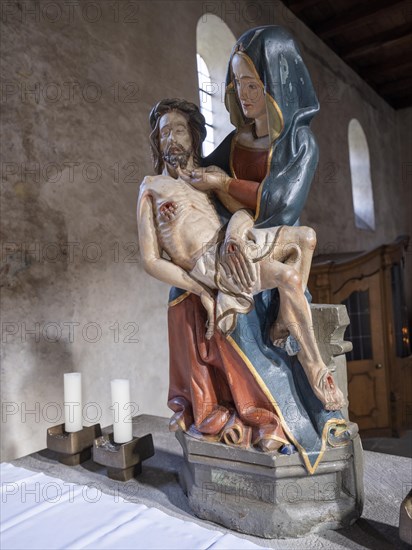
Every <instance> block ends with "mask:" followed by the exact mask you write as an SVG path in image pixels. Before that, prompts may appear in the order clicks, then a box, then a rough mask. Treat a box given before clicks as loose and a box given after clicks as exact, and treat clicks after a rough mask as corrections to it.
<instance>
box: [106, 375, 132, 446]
mask: <svg viewBox="0 0 412 550" xmlns="http://www.w3.org/2000/svg"><path fill="white" fill-rule="evenodd" d="M110 385H111V388H112V403H113V406H112V409H113V417H114V418H113V439H114V442H115V443H127V442H128V441H131V440H132V439H133V427H132V415H131V403H130V384H129V380H125V379H122V378H118V379H116V380H112V381H111V383H110Z"/></svg>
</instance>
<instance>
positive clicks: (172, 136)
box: [159, 111, 192, 169]
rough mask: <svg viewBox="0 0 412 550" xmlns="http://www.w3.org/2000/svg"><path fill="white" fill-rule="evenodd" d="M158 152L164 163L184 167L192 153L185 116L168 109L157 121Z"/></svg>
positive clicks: (189, 133) (190, 136)
mask: <svg viewBox="0 0 412 550" xmlns="http://www.w3.org/2000/svg"><path fill="white" fill-rule="evenodd" d="M159 141H160V152H161V154H162V158H163V160H164V161H165V162H166V164H169V165H171V166H173V168H177V167H178V166H180V168H183V169H184V168H186V166H187V163H188V161H189V158H190V155H191V154H192V135H191V132H190V128H189V124H188V122H187V120H186V117H185V116H184V115H183V114H182V113H180V112H178V111H170V112H169V113H166V114H164V115H163V116H162V118H161V119H160V122H159Z"/></svg>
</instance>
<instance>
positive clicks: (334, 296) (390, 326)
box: [308, 237, 412, 436]
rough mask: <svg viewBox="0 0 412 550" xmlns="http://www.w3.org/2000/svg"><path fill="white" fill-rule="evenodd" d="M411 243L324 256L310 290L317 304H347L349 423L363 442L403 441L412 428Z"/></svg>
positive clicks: (402, 241)
mask: <svg viewBox="0 0 412 550" xmlns="http://www.w3.org/2000/svg"><path fill="white" fill-rule="evenodd" d="M408 240H409V239H408V238H407V237H401V238H399V239H397V241H396V242H394V243H392V244H390V245H383V246H380V247H378V248H376V249H374V250H372V251H370V252H365V253H362V252H361V253H347V254H340V255H338V254H336V255H329V256H318V257H316V258H315V259H314V262H313V266H312V270H311V274H310V278H309V284H308V286H309V290H310V292H311V294H312V297H313V302H314V303H332V304H344V305H346V307H347V310H348V314H349V318H350V320H351V324H350V326H349V327H348V329H347V331H346V334H345V339H347V340H350V341H351V342H352V344H353V350H352V352H350V353H348V354H347V361H348V363H347V364H348V391H349V417H350V419H351V420H353V421H354V422H356V423H357V424H358V425H359V428H360V430H361V433H362V435H363V436H368V435H369V436H373V435H400V434H401V433H402V431H403V430H404V429H406V428H409V427H411V426H412V410H411V407H412V356H411V348H410V340H409V330H408V317H407V312H406V305H405V300H404V291H403V258H404V253H405V251H406V247H407V245H408Z"/></svg>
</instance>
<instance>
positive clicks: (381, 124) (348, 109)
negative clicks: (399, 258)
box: [1, 0, 412, 460]
mask: <svg viewBox="0 0 412 550" xmlns="http://www.w3.org/2000/svg"><path fill="white" fill-rule="evenodd" d="M207 13H213V14H214V15H218V16H219V17H221V18H222V19H223V20H224V21H225V23H226V24H227V25H228V27H229V28H230V29H231V30H232V32H233V33H234V35H235V36H236V37H238V36H239V35H240V34H241V33H242V32H243V31H245V30H246V29H248V28H250V27H253V26H257V25H260V24H283V25H285V26H287V27H289V28H290V30H291V31H292V32H293V33H294V34H295V35H296V36H297V37H298V38H299V41H300V43H301V45H302V52H303V55H304V58H305V60H306V62H307V64H308V66H309V70H310V72H311V74H312V78H313V81H314V82H315V85H316V87H317V90H318V93H319V97H320V101H321V112H320V114H319V115H318V116H317V117H316V119H315V121H314V124H313V129H314V131H315V134H316V136H317V139H318V141H319V145H320V164H319V169H318V173H317V176H316V178H315V181H314V183H313V187H312V190H311V194H310V196H309V199H308V202H307V205H306V208H305V211H304V214H303V216H302V222H303V223H305V224H307V225H311V226H313V227H314V228H315V229H316V231H317V233H318V240H319V251H320V252H333V251H346V250H360V249H366V248H370V247H373V246H377V245H379V244H382V243H383V242H390V241H392V240H393V239H394V238H395V237H396V236H397V235H399V234H401V233H407V232H408V231H409V233H411V229H410V227H408V220H409V210H408V204H407V203H406V200H405V198H406V190H407V184H408V177H410V176H408V174H409V173H410V170H409V172H408V171H406V172H405V166H410V164H409V165H407V164H406V163H408V162H409V163H410V159H409V158H408V148H407V142H408V140H409V143H410V122H411V120H410V119H411V110H408V111H407V112H406V113H405V116H403V114H402V113H401V112H399V113H396V112H395V111H394V110H393V109H391V108H390V107H389V106H388V105H387V104H386V103H385V102H384V101H383V100H382V99H381V98H379V97H378V96H377V95H376V94H375V93H374V92H373V91H372V90H371V89H370V88H369V87H368V86H367V85H366V84H365V83H364V82H363V81H362V80H361V79H360V78H359V77H357V75H356V74H355V73H353V71H351V70H350V69H349V68H348V67H347V66H346V65H345V64H344V63H343V62H342V61H341V60H340V59H339V58H338V57H337V56H335V55H334V54H333V52H331V51H330V50H329V49H328V48H327V47H326V46H325V45H324V44H323V43H322V42H320V41H319V40H318V39H317V38H316V37H315V36H314V35H313V33H311V31H309V30H308V29H307V28H306V27H305V26H304V25H303V24H302V23H301V22H300V21H299V20H297V19H296V18H295V17H294V16H293V15H292V14H291V13H290V12H289V11H288V10H287V9H286V8H285V7H284V6H283V5H282V4H281V3H280V2H263V1H262V2H250V1H248V2H246V1H237V2H232V1H227V2H213V1H210V2H202V1H186V0H177V1H173V2H172V1H167V0H164V1H163V0H162V1H160V0H159V1H157V0H151V1H145V0H142V1H139V2H122V1H118V2H113V3H112V2H105V1H96V2H84V3H81V4H80V5H78V6H74V7H69V5H68V3H67V2H64V1H63V0H55V1H54V2H53V3H50V2H43V1H40V2H32V1H31V0H20V1H19V2H17V1H16V2H7V3H2V22H1V24H2V33H1V50H2V67H1V74H2V77H3V83H4V84H3V90H2V91H3V95H2V203H1V208H2V226H1V240H2V266H1V275H2V282H1V284H2V289H1V290H2V319H1V321H2V355H1V359H2V371H1V376H2V389H1V392H2V394H1V399H2V407H3V409H2V412H3V417H2V424H3V425H2V428H3V430H2V432H3V435H2V453H3V454H2V459H3V460H9V459H12V458H14V457H17V456H21V455H24V454H27V453H29V452H32V451H34V450H37V449H40V448H42V447H44V446H45V441H46V428H47V427H48V426H51V425H54V424H57V423H59V422H63V421H64V419H63V417H62V416H61V415H60V414H59V413H60V412H61V410H62V403H63V373H64V372H71V371H79V372H82V374H83V400H84V403H86V404H87V403H88V404H89V406H88V407H87V408H86V409H85V410H84V413H85V424H91V423H93V422H94V421H100V422H101V423H102V425H107V424H109V423H111V418H112V416H111V414H112V413H111V411H110V410H109V407H110V384H109V383H110V380H111V379H112V378H128V379H130V381H131V388H132V400H133V401H134V402H135V403H136V405H135V413H137V409H139V410H140V411H141V412H144V413H148V414H158V415H169V411H168V409H167V408H166V405H165V403H166V400H167V386H168V346H167V324H166V309H167V308H166V304H167V295H168V288H167V286H166V285H164V284H162V283H160V282H158V281H155V280H154V279H152V278H150V277H149V276H148V275H146V274H145V273H144V272H143V269H142V266H141V263H140V259H139V252H138V246H137V234H136V224H135V204H136V197H137V191H138V184H139V182H140V181H141V179H142V178H143V177H144V175H146V174H149V173H151V171H152V168H151V161H150V151H149V146H148V140H147V134H148V130H149V128H148V122H147V120H148V113H149V111H150V109H151V107H152V106H153V105H154V103H155V102H157V101H158V100H160V99H162V98H164V97H185V98H186V99H188V100H191V101H195V102H197V101H198V96H197V77H196V26H197V23H198V21H199V19H200V18H201V17H203V18H207ZM353 117H356V118H358V120H359V121H360V122H361V124H362V126H363V128H364V131H365V134H366V136H367V139H368V144H369V149H370V156H371V170H372V174H371V175H372V182H373V187H374V195H375V218H376V231H375V232H365V231H361V230H358V229H356V228H355V224H354V219H353V208H352V197H351V184H350V171H349V154H348V145H347V127H348V124H349V121H350V119H351V118H353ZM409 150H410V149H409ZM405 174H406V175H405ZM409 184H410V181H409ZM408 262H409V266H410V263H411V262H410V257H409V258H408ZM408 292H409V293H408V296H409V298H410V296H411V295H410V290H409V291H408ZM410 309H411V310H412V308H410ZM93 403H94V405H92V404H93Z"/></svg>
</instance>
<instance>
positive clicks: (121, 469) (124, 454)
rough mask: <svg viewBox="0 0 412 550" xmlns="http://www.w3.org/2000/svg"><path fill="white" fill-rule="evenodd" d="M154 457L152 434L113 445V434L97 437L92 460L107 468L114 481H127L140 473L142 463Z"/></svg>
mask: <svg viewBox="0 0 412 550" xmlns="http://www.w3.org/2000/svg"><path fill="white" fill-rule="evenodd" d="M153 455H154V447H153V438H152V434H147V435H144V436H143V437H134V438H133V439H132V440H131V441H128V442H127V443H115V442H114V439H113V433H110V434H107V435H102V436H101V437H98V438H97V439H96V440H95V441H94V444H93V460H94V462H97V463H98V464H102V465H103V466H106V467H107V475H108V477H109V478H110V479H115V480H116V481H128V480H129V479H132V478H133V477H135V476H137V475H139V474H140V473H141V472H142V462H143V460H146V459H147V458H150V457H151V456H153Z"/></svg>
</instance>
